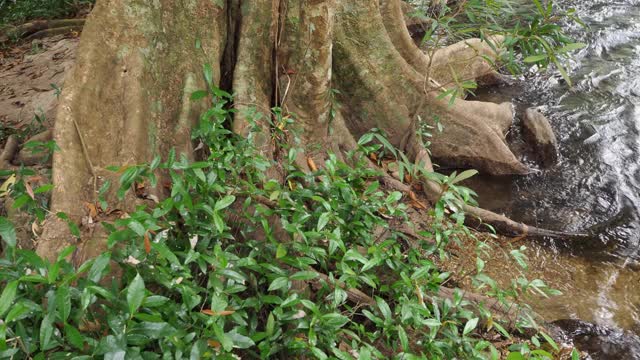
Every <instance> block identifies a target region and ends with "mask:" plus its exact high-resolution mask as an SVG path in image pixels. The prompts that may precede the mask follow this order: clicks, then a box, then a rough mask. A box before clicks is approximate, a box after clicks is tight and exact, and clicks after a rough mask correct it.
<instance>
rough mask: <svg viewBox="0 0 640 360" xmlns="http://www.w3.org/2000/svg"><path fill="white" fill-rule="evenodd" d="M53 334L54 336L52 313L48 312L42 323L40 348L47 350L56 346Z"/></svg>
mask: <svg viewBox="0 0 640 360" xmlns="http://www.w3.org/2000/svg"><path fill="white" fill-rule="evenodd" d="M51 336H53V319H51V315H50V314H47V315H45V317H44V318H43V319H42V323H41V324H40V350H43V351H46V350H49V349H51V348H53V347H54V346H55V342H53V341H51Z"/></svg>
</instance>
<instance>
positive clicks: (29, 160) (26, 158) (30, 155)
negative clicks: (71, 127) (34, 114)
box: [13, 130, 53, 166]
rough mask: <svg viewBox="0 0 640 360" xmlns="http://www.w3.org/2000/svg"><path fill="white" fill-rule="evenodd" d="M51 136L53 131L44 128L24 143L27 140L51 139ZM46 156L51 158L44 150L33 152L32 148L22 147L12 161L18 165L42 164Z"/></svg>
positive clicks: (43, 140)
mask: <svg viewBox="0 0 640 360" xmlns="http://www.w3.org/2000/svg"><path fill="white" fill-rule="evenodd" d="M52 138H53V132H52V131H51V130H46V131H43V132H41V133H39V134H37V135H34V136H32V137H30V138H29V139H27V140H26V141H25V142H24V143H25V144H27V143H29V142H47V141H51V139H52ZM47 157H49V160H51V158H50V156H49V154H48V153H47V152H45V151H41V152H34V151H33V149H29V148H25V147H23V148H22V149H21V150H20V151H19V152H18V155H17V156H16V157H15V159H14V160H13V161H14V163H16V164H18V165H23V166H34V165H38V164H43V163H44V161H45V158H47ZM45 165H49V164H45Z"/></svg>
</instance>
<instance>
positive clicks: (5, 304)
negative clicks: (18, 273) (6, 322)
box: [0, 280, 18, 317]
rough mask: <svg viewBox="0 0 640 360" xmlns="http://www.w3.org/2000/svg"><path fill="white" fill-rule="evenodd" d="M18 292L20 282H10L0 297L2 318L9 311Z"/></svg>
mask: <svg viewBox="0 0 640 360" xmlns="http://www.w3.org/2000/svg"><path fill="white" fill-rule="evenodd" d="M17 291H18V280H13V281H10V282H9V283H8V284H7V286H5V288H4V290H2V295H0V317H2V316H3V315H4V313H5V312H6V311H7V310H9V308H10V307H11V305H12V304H13V300H14V299H15V297H16V292H17Z"/></svg>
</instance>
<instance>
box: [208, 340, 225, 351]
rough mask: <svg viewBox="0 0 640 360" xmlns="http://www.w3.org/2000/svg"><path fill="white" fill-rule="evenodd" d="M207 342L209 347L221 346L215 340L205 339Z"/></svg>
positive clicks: (216, 347) (217, 347) (218, 347)
mask: <svg viewBox="0 0 640 360" xmlns="http://www.w3.org/2000/svg"><path fill="white" fill-rule="evenodd" d="M207 344H208V345H209V347H212V348H214V349H220V347H221V346H222V345H221V344H220V343H219V342H217V341H215V340H207Z"/></svg>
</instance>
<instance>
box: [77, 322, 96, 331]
mask: <svg viewBox="0 0 640 360" xmlns="http://www.w3.org/2000/svg"><path fill="white" fill-rule="evenodd" d="M100 327H101V326H100V322H99V321H98V320H96V321H89V320H82V321H81V322H80V325H79V326H78V330H80V331H82V332H92V331H98V330H100Z"/></svg>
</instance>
